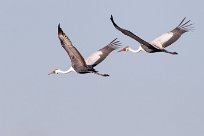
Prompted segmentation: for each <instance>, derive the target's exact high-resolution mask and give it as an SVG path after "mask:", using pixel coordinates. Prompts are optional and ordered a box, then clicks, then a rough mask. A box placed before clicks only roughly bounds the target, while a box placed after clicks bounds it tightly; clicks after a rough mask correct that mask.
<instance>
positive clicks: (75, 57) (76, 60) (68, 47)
mask: <svg viewBox="0 0 204 136" xmlns="http://www.w3.org/2000/svg"><path fill="white" fill-rule="evenodd" d="M58 38H59V40H60V42H61V45H62V47H63V48H64V49H65V51H66V52H67V53H68V55H69V57H70V59H71V62H72V67H73V68H74V69H75V70H76V69H77V68H79V67H83V66H86V63H85V60H84V58H83V57H82V55H81V54H80V52H79V51H78V50H77V49H76V48H75V47H74V46H73V45H72V42H71V41H70V39H69V38H68V37H67V35H66V34H65V33H64V32H63V31H62V29H61V27H60V24H59V25H58Z"/></svg>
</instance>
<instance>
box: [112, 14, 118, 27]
mask: <svg viewBox="0 0 204 136" xmlns="http://www.w3.org/2000/svg"><path fill="white" fill-rule="evenodd" d="M110 20H111V22H112V23H113V25H114V26H115V27H118V25H117V24H116V23H115V22H114V20H113V16H112V15H111V17H110Z"/></svg>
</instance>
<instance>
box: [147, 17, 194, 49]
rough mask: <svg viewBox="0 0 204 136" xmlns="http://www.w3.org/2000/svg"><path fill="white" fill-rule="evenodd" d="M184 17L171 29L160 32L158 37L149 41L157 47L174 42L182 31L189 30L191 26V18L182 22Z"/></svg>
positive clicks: (164, 46)
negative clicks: (163, 32)
mask: <svg viewBox="0 0 204 136" xmlns="http://www.w3.org/2000/svg"><path fill="white" fill-rule="evenodd" d="M185 19H186V18H184V19H183V20H182V21H181V22H180V23H179V25H178V26H177V27H176V28H174V29H173V30H172V31H170V32H167V33H165V34H162V35H161V36H159V37H158V38H156V39H154V40H153V41H152V42H151V43H152V44H154V45H156V46H158V47H159V48H166V47H168V46H170V45H171V44H172V43H174V42H176V41H177V40H178V39H179V38H180V37H181V35H182V34H183V33H185V32H188V31H190V30H191V28H192V27H191V26H192V24H189V22H190V21H191V20H188V21H186V22H184V21H185Z"/></svg>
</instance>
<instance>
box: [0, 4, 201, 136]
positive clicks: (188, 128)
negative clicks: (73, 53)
mask: <svg viewBox="0 0 204 136" xmlns="http://www.w3.org/2000/svg"><path fill="white" fill-rule="evenodd" d="M0 3H1V4H0V17H1V21H0V37H1V45H0V51H1V53H0V62H1V67H0V70H1V76H0V135H1V136H193V135H194V136H203V135H204V108H203V104H204V72H203V70H204V60H203V59H204V53H203V50H204V45H203V42H202V40H203V31H204V27H203V24H204V15H203V13H204V9H203V5H204V2H203V1H202V0H194V1H192V0H189V1H182V0H168V1H167V0H166V1H165V0H154V1H149V0H142V1H137V0H124V1H121V0H102V1H96V0H86V1H82V0H51V1H50V0H44V1H43V0H33V1H28V0H16V1H14V0H5V1H2V2H0ZM111 14H113V16H114V19H115V21H116V22H117V23H118V25H120V26H121V27H123V28H126V29H128V30H131V31H132V32H134V33H135V34H137V35H138V36H140V37H142V38H143V39H145V40H147V41H151V40H153V39H154V38H156V37H157V36H159V35H160V34H162V33H165V32H168V31H170V30H172V29H173V28H174V27H175V26H177V25H178V24H179V23H180V21H181V20H182V19H183V18H184V17H187V19H191V20H192V23H193V24H194V27H195V30H194V31H193V32H189V33H185V34H184V35H183V36H182V37H181V38H180V39H179V41H177V42H176V43H175V44H173V45H172V46H170V47H169V48H168V50H170V51H176V52H178V53H179V54H178V55H176V56H175V55H174V56H173V55H170V54H165V53H157V54H147V53H145V52H140V53H138V54H133V53H130V52H129V53H117V52H113V53H112V54H111V55H110V56H109V57H108V58H107V59H106V60H105V61H104V62H103V63H101V64H100V65H98V66H97V67H96V69H97V70H98V71H100V72H101V73H108V74H110V75H111V76H110V77H108V78H104V77H100V76H97V75H94V74H86V75H80V74H76V73H70V74H66V75H52V76H48V75H47V74H48V73H49V72H50V71H51V70H53V69H55V68H60V69H63V70H66V69H67V68H68V67H70V65H71V63H70V60H69V58H68V56H67V54H66V52H65V51H64V49H63V48H62V47H61V45H60V42H59V40H58V37H57V25H58V23H61V27H62V29H63V30H64V32H65V33H66V34H67V35H68V36H69V38H70V39H71V40H72V43H73V44H74V45H75V46H76V47H77V49H78V50H79V51H80V52H81V53H82V55H83V56H84V57H85V58H86V57H88V56H89V55H90V54H91V53H93V52H95V51H96V50H98V49H99V48H101V47H103V46H105V45H106V44H108V43H109V42H110V41H112V40H113V39H114V38H116V37H117V38H118V39H119V40H120V41H121V42H122V43H123V45H124V46H131V47H132V48H134V49H137V48H138V46H139V44H138V42H136V41H134V40H133V39H131V38H129V37H127V36H124V35H123V34H122V33H120V32H119V31H117V30H116V29H115V28H114V27H113V26H112V23H111V21H110V15H111Z"/></svg>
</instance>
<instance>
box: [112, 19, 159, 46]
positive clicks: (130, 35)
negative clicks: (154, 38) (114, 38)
mask: <svg viewBox="0 0 204 136" xmlns="http://www.w3.org/2000/svg"><path fill="white" fill-rule="evenodd" d="M110 19H111V22H112V23H113V25H114V27H115V28H116V29H117V30H119V31H121V32H122V33H123V34H125V35H127V36H129V37H131V38H133V39H135V40H136V41H138V42H139V43H140V44H142V45H144V46H146V47H147V48H149V49H152V50H157V49H158V48H157V47H154V46H153V45H151V44H150V43H148V42H146V41H145V40H143V39H142V38H140V37H138V36H137V35H135V34H133V33H132V32H130V31H129V30H126V29H123V28H121V27H119V26H118V25H117V24H116V23H115V22H114V20H113V16H112V15H111V18H110Z"/></svg>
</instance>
